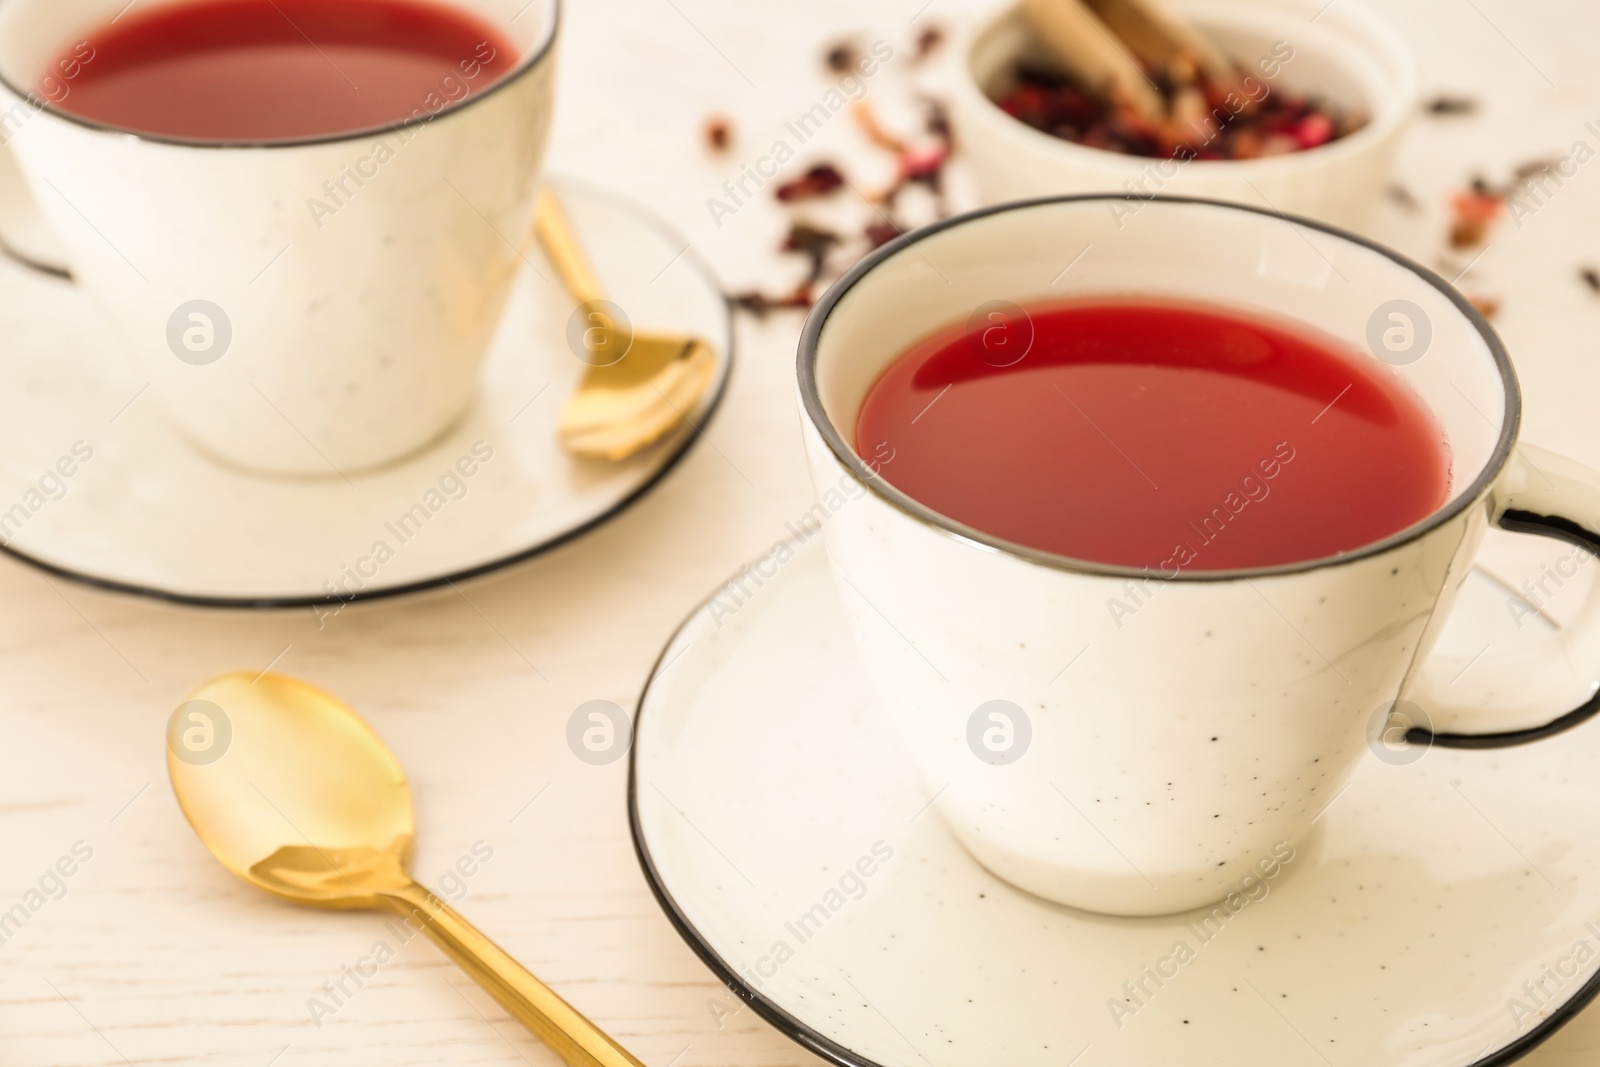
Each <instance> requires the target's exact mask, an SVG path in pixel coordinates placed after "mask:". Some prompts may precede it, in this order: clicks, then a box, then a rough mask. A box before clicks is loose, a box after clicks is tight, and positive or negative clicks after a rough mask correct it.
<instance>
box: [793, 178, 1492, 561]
mask: <svg viewBox="0 0 1600 1067" xmlns="http://www.w3.org/2000/svg"><path fill="white" fill-rule="evenodd" d="M1117 201H1121V202H1126V203H1132V204H1141V205H1142V204H1146V203H1155V204H1169V205H1178V206H1200V207H1207V208H1216V209H1221V210H1224V211H1235V212H1242V213H1244V214H1249V215H1261V216H1265V217H1268V218H1276V219H1279V220H1281V221H1283V222H1286V223H1288V224H1289V225H1290V226H1294V227H1303V228H1305V229H1310V230H1316V231H1318V232H1320V233H1325V234H1328V235H1329V236H1332V237H1337V238H1339V239H1340V240H1343V241H1345V242H1348V243H1350V244H1354V245H1357V246H1359V247H1361V248H1365V249H1367V250H1368V251H1370V252H1376V253H1377V254H1378V255H1380V256H1382V257H1383V258H1385V259H1387V260H1389V261H1390V262H1392V263H1394V264H1396V265H1397V266H1399V267H1401V268H1402V269H1404V270H1408V271H1410V272H1411V273H1413V274H1415V275H1416V276H1417V277H1418V278H1420V279H1421V280H1422V281H1423V282H1425V283H1426V284H1428V285H1430V286H1432V287H1433V288H1434V289H1436V290H1438V292H1439V293H1440V295H1442V296H1443V297H1444V298H1445V299H1446V300H1448V301H1449V302H1450V303H1451V304H1452V305H1454V307H1455V308H1456V310H1457V311H1458V312H1460V313H1461V315H1462V316H1463V317H1464V318H1466V320H1467V321H1468V323H1469V324H1470V325H1471V326H1472V327H1473V329H1474V330H1476V331H1477V333H1478V335H1479V337H1480V338H1482V340H1483V343H1484V345H1485V347H1487V349H1488V351H1489V357H1490V359H1491V360H1492V362H1493V363H1494V368H1495V370H1496V372H1497V373H1498V374H1499V376H1500V381H1501V384H1502V385H1503V387H1504V390H1505V403H1504V405H1503V411H1502V416H1501V419H1502V421H1501V426H1500V433H1499V436H1498V438H1497V439H1496V441H1495V447H1494V450H1493V451H1492V452H1491V453H1490V455H1489V458H1488V459H1487V460H1486V461H1485V462H1484V464H1483V467H1482V468H1481V469H1480V470H1478V471H1477V472H1476V473H1475V474H1474V475H1473V478H1472V480H1471V481H1470V482H1468V483H1467V485H1466V486H1465V488H1463V489H1462V490H1461V492H1459V493H1457V494H1456V495H1455V496H1454V497H1453V498H1452V499H1451V500H1449V501H1447V502H1446V503H1445V505H1444V506H1443V507H1441V508H1439V509H1438V510H1437V511H1434V512H1433V513H1431V514H1430V515H1428V516H1427V517H1426V518H1424V519H1421V520H1420V521H1418V522H1415V523H1412V524H1411V525H1410V526H1407V527H1406V528H1404V529H1402V530H1399V531H1397V532H1395V533H1392V534H1390V535H1389V536H1387V537H1385V538H1382V539H1381V540H1377V541H1373V542H1371V543H1370V544H1365V545H1362V546H1360V547H1358V548H1353V549H1351V550H1350V551H1348V552H1343V553H1339V554H1336V555H1332V556H1322V557H1319V558H1317V559H1309V560H1297V561H1295V562H1292V563H1281V564H1276V565H1273V566H1270V567H1246V568H1230V569H1225V570H1200V571H1196V570H1187V571H1184V570H1180V571H1178V572H1177V573H1175V574H1171V575H1168V574H1165V573H1163V574H1160V575H1152V574H1151V571H1150V568H1148V567H1146V568H1144V569H1140V568H1138V567H1131V566H1126V565H1121V564H1112V563H1101V562H1098V561H1095V560H1088V559H1080V558H1077V557H1073V556H1064V555H1060V554H1057V553H1054V552H1046V551H1044V550H1042V549H1037V548H1030V547H1028V546H1027V545H1022V544H1018V543H1016V542H1014V541H1008V540H1006V539H1005V538H1003V537H996V536H994V535H992V534H988V533H985V532H983V531H982V530H979V529H977V528H975V527H972V526H968V525H966V524H965V523H962V522H958V521H956V520H955V519H952V518H948V517H947V516H945V515H941V514H940V513H939V512H937V511H935V510H934V509H932V508H930V507H928V506H927V505H925V504H922V503H921V502H919V501H917V500H916V499H914V498H913V497H911V496H909V495H907V494H906V493H903V492H901V491H900V490H899V489H896V488H895V487H894V486H893V485H890V484H889V483H888V482H887V480H886V479H884V478H881V477H878V476H877V475H876V474H875V473H874V472H873V471H872V470H870V469H869V468H868V467H867V465H866V462H865V461H864V460H862V458H861V457H860V456H859V455H858V454H857V453H856V451H855V449H854V448H853V447H851V445H850V443H849V442H848V441H846V440H845V438H844V435H843V434H842V433H840V431H839V428H838V427H837V426H835V425H834V423H833V420H832V419H830V418H829V417H828V413H827V411H826V410H824V408H823V404H822V396H821V390H820V389H819V387H818V385H817V348H818V345H819V344H820V342H821V339H822V331H823V329H824V328H825V327H826V325H827V322H828V319H829V318H830V317H831V316H832V314H833V312H834V309H835V308H836V307H837V306H838V305H839V302H840V301H841V300H842V299H844V297H845V295H846V294H847V293H849V292H850V290H851V289H853V288H855V286H856V284H857V283H858V282H860V281H861V280H862V279H863V278H865V277H866V276H867V275H868V274H870V273H871V272H872V271H874V270H876V269H877V268H878V267H879V266H880V265H882V264H883V263H884V262H885V261H887V260H888V259H890V258H892V257H894V256H896V255H898V254H899V253H901V252H904V251H906V250H908V249H914V248H915V247H916V245H917V244H919V243H920V242H922V241H925V240H927V239H928V238H930V237H934V236H937V235H938V234H940V233H943V232H944V231H945V230H950V229H955V228H956V227H960V226H965V225H967V224H969V223H975V222H981V221H983V220H984V219H987V218H989V217H990V216H993V215H1004V214H1009V213H1010V212H1013V211H1031V210H1033V209H1036V208H1044V207H1050V206H1052V205H1059V204H1075V203H1093V202H1101V203H1113V202H1117ZM798 348H799V351H798V355H797V358H796V361H795V372H796V373H795V376H796V379H797V381H798V387H799V392H800V404H801V407H802V408H803V410H804V412H805V419H806V421H807V422H809V423H810V424H811V426H812V427H813V428H814V429H815V430H816V432H817V435H818V436H819V437H821V438H822V441H823V443H824V444H826V445H827V447H828V451H829V452H831V453H832V454H833V457H834V459H835V460H837V461H838V463H839V464H840V465H841V466H842V467H843V468H844V469H845V470H846V471H847V472H848V473H849V474H850V475H851V477H853V478H854V479H855V480H856V481H858V482H860V483H861V484H863V485H864V486H866V488H867V491H868V492H869V493H872V494H873V495H874V496H875V497H876V498H877V499H878V500H880V501H881V502H883V503H885V504H887V505H889V506H890V507H892V508H894V509H895V510H897V511H899V512H900V513H901V514H902V515H904V516H905V517H907V518H909V519H911V520H912V521H914V522H916V523H919V524H920V525H922V526H924V527H927V528H928V529H931V530H933V531H935V532H937V533H939V534H942V535H944V536H946V537H950V538H952V539H954V540H957V541H961V542H964V543H966V544H968V545H971V546H973V547H975V548H978V549H980V550H982V551H986V552H999V553H1002V554H1004V555H1007V556H1011V557H1013V558H1015V559H1019V560H1021V561H1023V562H1024V563H1028V564H1030V565H1032V566H1036V567H1042V568H1044V569H1046V570H1049V571H1059V572H1065V573H1069V574H1090V575H1097V576H1101V577H1112V578H1149V577H1158V578H1160V580H1162V581H1169V582H1177V583H1200V582H1230V581H1241V580H1247V579H1251V578H1274V577H1278V576H1281V575H1291V574H1303V573H1306V572H1308V571H1313V570H1319V569H1321V568H1323V567H1339V566H1344V565H1345V564H1349V563H1355V562H1359V561H1361V560H1366V559H1371V558H1373V557H1376V556H1381V555H1382V554H1384V553H1385V552H1389V551H1391V550H1393V549H1396V548H1399V547H1401V546H1403V545H1406V544H1409V543H1410V542H1412V541H1414V540H1416V539H1418V538H1420V537H1423V536H1425V535H1427V534H1429V533H1431V532H1433V531H1434V530H1437V529H1438V528H1440V527H1441V526H1444V525H1445V524H1447V523H1449V522H1450V521H1452V520H1453V519H1455V518H1456V517H1458V516H1460V515H1461V514H1463V513H1464V512H1466V511H1467V510H1469V509H1471V508H1474V507H1477V506H1478V505H1479V503H1480V502H1481V501H1482V500H1483V499H1484V497H1485V496H1486V495H1487V494H1488V492H1489V490H1490V488H1491V487H1492V486H1493V485H1494V482H1495V480H1496V479H1497V478H1499V477H1500V475H1501V473H1502V472H1503V471H1504V470H1505V466H1506V463H1507V462H1508V461H1509V460H1510V458H1511V454H1512V452H1513V451H1515V449H1516V446H1517V439H1518V436H1519V431H1520V429H1521V423H1522V388H1521V385H1520V384H1519V383H1518V381H1517V372H1516V368H1515V367H1514V366H1513V365H1512V363H1511V356H1510V354H1509V353H1508V352H1507V351H1506V347H1505V344H1504V342H1502V341H1501V340H1500V335H1499V334H1497V333H1496V332H1495V330H1494V327H1493V326H1491V325H1489V320H1488V319H1486V318H1484V316H1483V314H1482V313H1481V312H1479V311H1478V309H1477V307H1476V306H1474V305H1473V303H1472V302H1471V301H1470V300H1468V299H1467V298H1466V296H1464V295H1463V294H1462V293H1461V291H1460V290H1458V289H1457V288H1456V287H1455V286H1454V285H1452V284H1451V283H1450V282H1448V281H1446V280H1445V279H1444V278H1443V277H1441V276H1440V275H1439V274H1438V272H1436V271H1433V270H1430V269H1428V268H1427V267H1425V266H1423V265H1422V264H1421V263H1418V262H1417V261H1416V260H1414V259H1411V258H1410V257H1409V256H1406V255H1403V254H1401V253H1400V252H1397V251H1395V250H1394V249H1392V248H1390V247H1388V246H1387V245H1384V244H1381V243H1380V242H1377V241H1374V240H1371V239H1370V238H1367V237H1363V236H1361V235H1360V234H1357V233H1353V232H1351V231H1349V230H1346V229H1344V228H1342V227H1339V226H1334V225H1332V224H1330V223H1326V222H1319V221H1317V220H1316V219H1310V218H1306V217H1305V216H1302V215H1290V214H1287V213H1285V212H1282V211H1278V210H1276V209H1273V208H1262V207H1255V206H1254V205H1251V204H1241V203H1234V202H1231V201H1227V200H1216V199H1212V198H1208V197H1199V196H1171V195H1141V194H1137V193H1071V194H1065V195H1059V196H1041V197H1033V198H1031V199H1027V200H1012V201H1007V202H1005V203H1000V204H991V205H989V206H987V207H981V208H977V209H976V210H973V211H968V212H964V213H962V214H959V215H952V216H950V217H949V218H946V219H940V220H939V221H937V222H933V223H930V224H928V225H926V226H923V227H920V228H919V229H916V230H912V231H910V232H908V233H903V234H901V235H900V236H899V237H896V238H895V239H894V240H892V241H890V242H888V243H887V244H885V245H883V246H881V247H879V248H877V249H874V250H873V251H871V252H869V253H867V254H866V255H865V256H863V257H862V258H861V259H860V260H859V261H858V262H857V263H856V264H855V266H853V267H851V268H850V269H849V270H848V271H846V272H845V273H844V275H843V276H842V277H841V278H839V280H838V281H836V282H834V283H833V284H832V285H831V286H829V287H828V290H827V292H825V293H823V294H822V298H821V299H820V300H818V301H817V304H816V306H815V307H813V308H812V309H811V312H810V314H809V315H807V316H806V322H805V326H804V328H803V329H802V330H801V333H800V344H799V346H798Z"/></svg>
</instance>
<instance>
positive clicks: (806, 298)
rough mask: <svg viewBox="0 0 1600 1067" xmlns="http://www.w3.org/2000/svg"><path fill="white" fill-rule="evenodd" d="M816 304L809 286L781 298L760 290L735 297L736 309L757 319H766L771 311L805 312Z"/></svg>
mask: <svg viewBox="0 0 1600 1067" xmlns="http://www.w3.org/2000/svg"><path fill="white" fill-rule="evenodd" d="M814 302H815V301H814V299H813V297H812V295H811V287H810V286H809V285H798V286H796V287H795V288H794V289H793V290H791V291H790V292H788V293H786V294H783V295H781V296H769V295H768V294H766V293H763V292H761V291H760V290H758V289H750V290H747V291H745V292H742V293H735V294H734V295H733V303H734V306H735V307H738V308H740V309H742V310H744V311H748V312H750V313H751V314H753V315H755V316H756V317H757V318H765V317H766V316H767V313H768V312H769V311H782V310H785V309H792V308H799V309H802V310H804V309H806V308H809V307H810V306H811V305H812V304H813V303H814Z"/></svg>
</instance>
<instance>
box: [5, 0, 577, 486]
mask: <svg viewBox="0 0 1600 1067" xmlns="http://www.w3.org/2000/svg"><path fill="white" fill-rule="evenodd" d="M451 2H452V3H457V4H459V5H460V6H462V7H464V8H467V9H470V10H472V11H473V12H475V13H476V14H478V15H479V16H481V17H483V18H485V19H486V20H487V21H489V22H490V23H492V24H494V25H496V26H498V27H500V28H501V29H502V30H503V31H504V33H505V35H506V37H507V38H508V39H509V40H510V41H511V42H512V43H513V44H514V45H515V46H516V47H517V48H518V49H519V51H520V52H521V53H522V56H523V59H522V62H521V64H520V65H519V66H518V67H517V68H516V69H515V70H514V71H513V72H512V73H510V74H508V75H507V76H506V77H505V78H504V79H502V80H501V81H500V82H498V83H495V84H493V85H482V86H478V85H475V84H474V83H473V81H472V76H470V75H469V74H468V73H466V71H467V70H469V69H470V68H471V66H472V62H473V57H471V56H463V57H462V62H463V64H466V66H465V67H463V68H462V69H452V68H444V69H441V70H440V87H439V91H438V92H437V93H431V94H428V95H427V96H426V97H425V98H423V99H419V100H418V101H417V107H416V109H415V110H414V111H413V113H412V114H411V115H396V116H394V124H393V126H385V127H382V128H379V129H375V130H363V131H356V132H352V133H349V134H341V135H338V136H332V137H324V138H315V139H310V140H306V141H303V142H293V143H273V144H237V145H225V146H221V145H217V144H214V143H210V144H208V143H194V142H189V143H185V142H183V141H181V140H177V139H168V138H158V137H148V136H138V135H133V134H129V133H126V132H122V131H118V130H114V129H109V128H104V127H100V126H97V125H95V124H93V123H90V122H87V121H84V120H80V119H77V118H76V117H71V116H67V115H65V114H63V113H60V112H55V111H52V110H47V109H41V108H40V107H39V106H38V105H39V100H40V99H41V96H40V95H39V94H41V93H43V92H44V90H39V91H38V92H37V93H35V92H33V91H34V90H35V85H36V81H37V79H38V77H39V75H40V74H41V73H42V72H44V71H45V70H46V69H47V68H48V67H49V64H50V62H51V60H52V59H54V58H55V57H56V56H57V55H59V54H60V53H61V52H63V51H65V50H68V49H70V47H71V46H72V44H73V42H75V41H78V40H79V39H81V38H83V37H84V36H85V34H87V33H89V32H91V31H92V30H93V29H94V28H95V27H97V26H100V25H102V24H104V23H105V22H107V21H108V20H110V19H111V18H112V17H113V16H115V15H117V14H118V13H119V11H121V10H122V9H124V8H125V7H126V6H127V3H126V0H81V2H76V3H72V4H64V3H56V2H52V0H4V2H0V114H3V130H4V137H3V138H0V140H4V141H5V142H6V143H7V144H8V145H9V147H10V149H11V150H12V151H14V152H15V156H16V161H17V162H18V163H19V164H20V166H21V172H22V175H23V177H24V178H25V179H26V183H27V186H28V188H29V189H30V190H31V192H32V195H33V198H34V200H35V201H36V203H37V205H38V207H39V209H40V211H41V212H42V213H43V215H44V218H45V221H46V222H47V223H48V227H49V229H50V230H52V231H54V233H55V235H56V237H57V238H58V239H59V243H60V246H61V248H62V250H63V253H64V256H65V260H66V263H67V265H68V266H70V268H71V270H72V273H73V275H74V277H75V278H76V279H77V281H78V283H79V284H80V285H82V286H83V288H84V291H85V292H86V293H87V294H88V295H89V296H90V297H91V299H92V300H93V301H94V303H95V304H96V305H97V306H98V307H99V309H100V311H101V312H102V313H103V314H104V315H105V317H106V319H107V321H108V322H109V323H110V324H111V326H112V328H113V330H114V331H115V333H116V336H117V341H118V343H119V344H120V345H121V347H122V348H123V350H124V351H125V352H126V353H127V354H128V355H129V356H131V357H132V359H133V361H134V364H135V366H136V367H137V368H138V373H139V374H140V375H141V376H142V377H143V378H144V379H145V380H148V381H150V382H152V383H154V385H155V388H156V391H157V394H158V395H159V396H160V398H161V400H162V402H163V403H164V404H165V406H166V407H167V410H168V414H169V415H170V416H171V417H172V418H173V419H174V420H175V422H176V423H177V424H178V426H179V427H181V428H182V430H183V432H184V433H186V434H187V435H188V436H189V437H190V438H191V439H193V440H194V441H196V442H198V443H200V444H202V445H203V446H204V447H205V448H207V449H210V450H211V451H213V452H215V453H216V454H218V455H220V456H222V457H224V458H226V459H228V460H229V461H230V462H233V463H237V464H240V465H243V466H247V467H251V468H254V469H258V470H263V471H269V472H275V473H283V474H325V473H327V472H328V469H329V467H330V466H332V467H335V468H337V469H338V470H340V471H342V472H344V473H346V474H350V473H353V472H356V471H359V470H362V469H364V468H368V467H372V466H375V465H378V464H381V463H384V462H387V461H389V460H392V459H394V458H396V457H397V456H401V455H404V454H405V453H407V452H410V451H412V450H414V449H416V448H417V447H419V446H421V445H424V444H426V443H428V442H430V441H433V440H434V439H436V438H438V437H439V435H440V434H441V433H443V432H444V431H445V430H446V429H447V428H448V427H449V426H450V424H451V423H453V422H454V421H456V420H457V419H458V418H460V416H461V413H462V411H463V410H464V409H465V408H466V406H467V404H468V403H469V401H470V400H471V398H472V395H473V393H474V391H475V390H476V389H477V386H478V370H479V367H480V365H481V363H482V360H483V356H484V353H485V351H486V350H487V348H488V344H489V341H490V339H491V338H492V337H493V335H494V333H495V330H496V328H497V326H498V323H499V321H500V317H501V314H502V312H503V311H504V308H505V304H506V299H507V296H508V294H509V292H510V287H511V282H512V279H513V277H514V276H515V275H516V272H517V271H518V269H520V267H521V265H522V258H521V254H520V252H519V248H520V246H522V245H523V244H524V243H525V242H526V235H527V234H528V229H529V224H530V221H531V219H532V215H533V195H534V191H535V188H536V182H537V176H538V168H539V161H540V158H541V156H542V154H543V151H544V144H545V139H546V135H547V133H548V130H549V125H550V113H551V105H552V82H553V78H554V66H555V61H554V55H555V48H554V38H555V31H556V0H535V2H534V3H532V4H531V5H530V4H528V3H527V2H526V0H451ZM91 61H92V60H91ZM480 80H482V79H481V77H480ZM60 89H64V91H66V92H69V93H70V90H71V82H70V80H60V85H59V86H58V91H59V90H60ZM45 98H48V97H47V96H46V97H45ZM9 184H14V183H9ZM0 188H3V187H0ZM13 240H14V241H15V240H18V239H16V238H14V239H13ZM23 240H27V241H29V243H31V244H33V245H35V246H37V245H38V243H39V241H38V238H37V235H36V234H32V235H30V237H28V238H24V239H23Z"/></svg>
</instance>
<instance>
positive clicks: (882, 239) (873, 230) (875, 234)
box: [867, 222, 904, 248]
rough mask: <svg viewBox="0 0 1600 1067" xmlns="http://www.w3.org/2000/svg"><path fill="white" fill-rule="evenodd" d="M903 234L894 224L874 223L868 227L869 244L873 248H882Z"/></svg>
mask: <svg viewBox="0 0 1600 1067" xmlns="http://www.w3.org/2000/svg"><path fill="white" fill-rule="evenodd" d="M903 232H904V231H903V230H901V229H900V227H899V226H896V225H895V224H894V223H892V222H874V223H872V224H871V225H869V226H868V227H867V243H868V244H869V245H870V246H871V247H872V248H882V247H883V246H884V245H886V244H888V243H889V242H890V241H892V240H894V239H895V238H896V237H899V236H900V234H901V233H903Z"/></svg>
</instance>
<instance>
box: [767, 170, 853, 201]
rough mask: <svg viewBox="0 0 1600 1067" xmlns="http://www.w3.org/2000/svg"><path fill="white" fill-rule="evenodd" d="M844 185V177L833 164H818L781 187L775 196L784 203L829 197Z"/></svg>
mask: <svg viewBox="0 0 1600 1067" xmlns="http://www.w3.org/2000/svg"><path fill="white" fill-rule="evenodd" d="M843 184H844V175H843V174H841V173H840V172H839V168H838V167H835V166H834V165H833V164H832V163H818V164H815V165H814V166H812V167H811V168H809V169H808V170H807V171H806V172H805V173H804V174H802V175H800V177H798V178H794V179H791V180H789V181H786V182H784V183H783V184H781V185H779V186H778V188H777V190H776V193H775V195H776V196H777V198H778V199H779V200H782V201H783V202H784V203H786V204H787V203H790V202H791V201H795V200H810V199H811V198H812V197H817V196H827V195H828V194H829V193H831V192H833V191H834V190H835V189H837V188H839V186H841V185H843Z"/></svg>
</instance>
